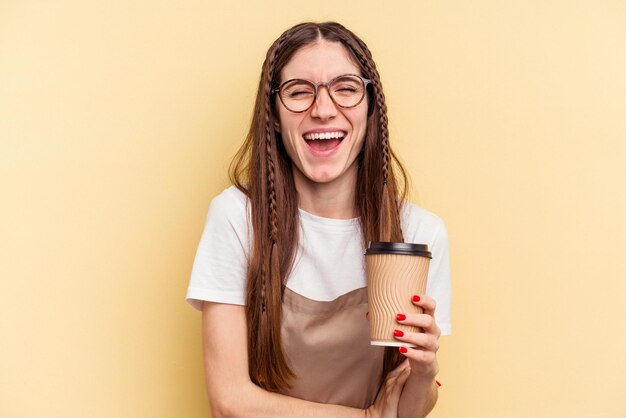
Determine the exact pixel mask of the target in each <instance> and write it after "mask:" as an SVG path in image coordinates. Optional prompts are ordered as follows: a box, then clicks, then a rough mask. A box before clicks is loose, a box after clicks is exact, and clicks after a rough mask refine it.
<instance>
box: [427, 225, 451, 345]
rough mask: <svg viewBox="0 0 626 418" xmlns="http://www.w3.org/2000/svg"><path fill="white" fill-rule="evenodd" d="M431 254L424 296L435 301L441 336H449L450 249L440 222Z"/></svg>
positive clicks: (443, 227) (446, 233) (444, 228)
mask: <svg viewBox="0 0 626 418" xmlns="http://www.w3.org/2000/svg"><path fill="white" fill-rule="evenodd" d="M431 252H432V255H433V258H432V259H431V260H430V267H429V269H428V284H427V286H426V294H427V295H428V296H430V297H432V298H433V299H435V301H437V308H436V309H435V320H436V321H437V325H438V326H439V328H440V329H441V335H450V334H451V333H452V326H451V321H450V303H451V296H452V295H451V288H450V249H449V244H448V232H447V231H446V227H445V225H444V224H443V222H441V224H440V226H439V228H438V230H437V232H436V233H435V236H434V239H433V242H432V245H431Z"/></svg>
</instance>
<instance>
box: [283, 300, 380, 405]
mask: <svg viewBox="0 0 626 418" xmlns="http://www.w3.org/2000/svg"><path fill="white" fill-rule="evenodd" d="M367 311H368V304H367V288H361V289H356V290H353V291H352V292H350V293H346V294H345V295H342V296H340V297H338V298H337V299H335V300H333V301H330V302H319V301H315V300H312V299H308V298H306V297H304V296H301V295H299V294H298V293H295V292H294V291H292V290H290V289H289V288H286V289H285V293H284V297H283V314H282V334H281V335H282V341H283V349H284V351H285V354H286V356H287V359H288V362H289V365H290V367H291V369H292V370H293V371H294V372H295V374H296V378H295V379H293V380H292V381H291V384H292V387H291V389H289V390H287V391H285V392H283V393H284V394H285V395H289V396H292V397H295V398H300V399H306V400H309V401H313V402H320V403H328V404H337V405H345V406H351V407H355V408H362V409H364V408H367V407H369V406H370V405H371V404H372V403H373V402H374V399H375V397H376V392H377V390H378V386H379V381H380V377H381V373H382V368H383V354H384V349H383V348H382V347H376V346H371V345H370V342H369V328H368V327H369V322H368V320H367V318H366V317H365V313H366V312H367Z"/></svg>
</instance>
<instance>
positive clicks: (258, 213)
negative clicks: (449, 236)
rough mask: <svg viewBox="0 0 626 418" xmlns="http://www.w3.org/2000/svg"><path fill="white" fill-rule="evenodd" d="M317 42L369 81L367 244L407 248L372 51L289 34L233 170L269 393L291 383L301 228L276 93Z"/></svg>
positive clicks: (254, 334)
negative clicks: (299, 54)
mask: <svg viewBox="0 0 626 418" xmlns="http://www.w3.org/2000/svg"><path fill="white" fill-rule="evenodd" d="M319 39H324V40H327V41H331V42H339V43H341V44H342V45H343V46H344V47H345V48H346V50H347V51H348V52H349V53H350V54H351V56H352V57H353V58H354V61H355V63H356V64H357V65H358V66H359V67H360V70H361V74H362V75H363V76H364V77H366V78H369V79H370V80H371V81H372V82H371V88H370V90H369V91H368V118H367V132H366V134H365V141H364V145H363V149H362V150H361V153H360V154H359V156H358V158H357V162H358V174H357V178H358V181H357V184H356V191H355V207H356V211H357V215H358V216H359V218H360V223H361V230H362V232H363V242H364V243H367V242H369V241H399V242H401V241H403V236H402V229H401V227H400V209H401V205H402V203H403V202H404V200H405V198H406V186H407V177H406V174H405V171H404V169H403V168H402V165H401V164H400V163H399V161H398V160H397V158H396V156H395V155H394V154H393V152H392V151H391V148H390V146H389V133H388V126H387V106H386V105H385V96H384V95H383V91H382V85H381V82H380V77H379V75H378V71H377V70H376V65H375V64H374V60H373V59H372V55H371V53H370V51H369V49H368V48H367V46H366V45H365V43H364V42H363V41H362V40H361V39H359V38H358V37H357V36H356V35H355V34H353V33H352V32H350V31H349V30H348V29H346V28H345V27H343V26H342V25H340V24H338V23H335V22H326V23H301V24H299V25H296V26H294V27H292V28H291V29H288V30H287V31H285V32H284V33H283V34H282V35H281V36H280V37H279V38H278V39H277V40H276V41H275V42H274V43H273V44H272V46H271V47H270V48H269V50H268V51H267V55H266V57H265V62H264V63H263V69H262V72H261V80H260V82H259V89H258V92H257V96H256V103H255V107H254V114H253V118H252V123H251V126H250V131H249V132H248V135H247V138H246V140H245V142H244V144H243V145H242V147H241V148H240V149H239V151H238V152H237V155H236V156H235V158H234V160H233V162H232V163H231V167H230V177H231V180H232V181H233V183H234V184H235V185H236V186H237V187H238V188H239V189H240V190H241V191H242V192H244V193H245V194H246V195H247V197H248V199H249V201H250V210H251V211H250V213H251V218H252V219H251V221H252V230H253V240H252V242H253V244H252V249H251V252H252V254H251V257H250V259H249V266H248V277H247V288H246V319H247V327H248V365H249V372H250V378H251V379H252V381H253V382H254V383H256V384H257V385H259V386H261V387H262V388H264V389H266V390H270V391H280V390H282V389H286V388H288V387H289V380H290V379H291V378H293V377H294V373H293V372H292V371H291V369H290V368H289V365H288V362H287V359H286V358H285V355H284V353H283V349H282V345H281V309H282V296H283V291H284V285H285V281H286V280H287V277H288V275H289V271H290V269H291V266H292V264H293V260H294V257H295V252H296V248H297V243H298V222H299V220H298V201H297V193H296V188H295V184H294V179H293V174H292V171H291V170H292V168H291V160H290V159H289V157H288V155H287V152H286V151H285V148H284V145H283V143H282V139H281V136H280V133H278V132H276V131H275V121H277V116H276V110H275V98H274V97H273V94H272V89H273V88H275V87H276V86H278V85H279V84H280V73H281V70H282V69H283V68H284V67H285V65H287V63H288V62H289V60H290V59H291V57H293V55H294V54H295V53H296V51H298V50H299V49H300V48H302V47H303V46H305V45H309V44H312V43H315V42H316V41H318V40H319ZM277 202H280V205H279V204H277ZM402 359H403V358H402V356H401V355H400V354H399V353H398V350H397V349H392V348H386V350H385V360H384V364H383V374H382V376H381V382H382V379H384V376H386V375H387V373H388V372H389V371H390V370H392V369H393V368H394V367H395V366H396V365H398V364H399V363H400V362H401V361H402Z"/></svg>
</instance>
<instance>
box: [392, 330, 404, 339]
mask: <svg viewBox="0 0 626 418" xmlns="http://www.w3.org/2000/svg"><path fill="white" fill-rule="evenodd" d="M393 335H394V337H403V336H404V332H402V331H400V330H399V329H396V330H394V331H393Z"/></svg>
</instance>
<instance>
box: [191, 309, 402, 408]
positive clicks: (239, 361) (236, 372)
mask: <svg viewBox="0 0 626 418" xmlns="http://www.w3.org/2000/svg"><path fill="white" fill-rule="evenodd" d="M244 309H245V308H244V307H243V306H238V305H228V304H219V303H210V302H204V304H203V307H202V312H203V315H202V318H203V320H202V334H203V344H204V364H205V377H206V383H207V393H208V396H209V400H210V402H211V413H212V415H213V417H214V418H223V417H251V416H254V417H258V418H264V417H294V416H297V417H302V418H308V417H311V418H314V417H336V418H352V417H354V418H366V417H367V418H378V417H381V418H382V417H383V416H384V417H387V416H392V417H394V418H395V417H396V411H397V405H398V399H399V397H400V391H401V390H402V386H403V385H404V383H405V381H406V378H407V377H408V374H409V373H408V369H407V368H406V366H405V367H404V368H403V369H401V370H400V369H396V370H395V371H394V372H395V374H394V375H393V376H392V374H391V373H390V379H388V383H387V385H386V388H387V390H386V391H382V390H381V392H382V394H381V395H380V396H379V397H378V398H377V400H376V406H375V407H374V406H372V407H371V408H370V409H368V410H361V409H356V408H349V407H345V406H339V405H327V404H319V403H315V402H309V401H305V400H301V399H297V398H292V397H290V396H285V395H281V394H278V393H273V392H268V391H266V390H264V389H261V388H260V387H258V386H256V385H255V384H254V383H252V381H251V380H250V377H249V374H248V355H247V335H246V317H245V311H244ZM394 372H392V373H394ZM382 409H384V410H385V411H384V412H385V413H388V414H389V415H383V414H382V413H381V410H382Z"/></svg>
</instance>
